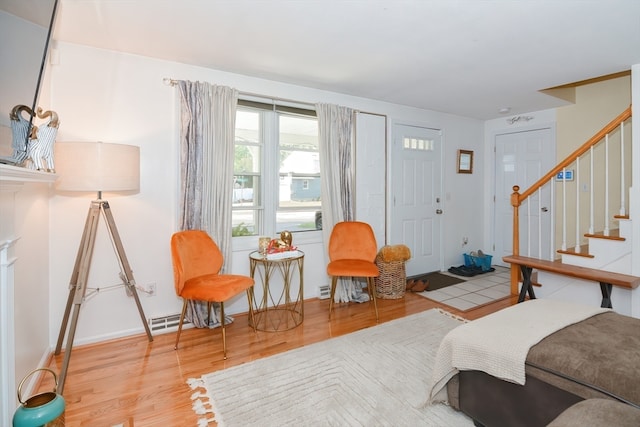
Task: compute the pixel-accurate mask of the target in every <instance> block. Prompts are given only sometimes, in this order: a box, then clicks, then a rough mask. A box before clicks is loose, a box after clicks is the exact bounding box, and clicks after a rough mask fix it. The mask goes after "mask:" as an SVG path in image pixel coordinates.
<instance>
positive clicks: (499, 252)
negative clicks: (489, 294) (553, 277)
mask: <svg viewBox="0 0 640 427" xmlns="http://www.w3.org/2000/svg"><path fill="white" fill-rule="evenodd" d="M553 141H554V139H553V130H552V129H551V128H542V129H534V130H528V131H519V132H512V133H503V134H498V135H496V137H495V152H496V159H495V162H496V164H495V175H496V181H495V183H496V188H495V215H494V232H495V236H494V242H495V255H494V257H493V262H494V264H498V265H505V263H504V262H503V261H502V257H503V256H505V255H511V254H513V207H512V206H511V194H512V193H513V186H514V185H518V186H519V187H520V191H519V192H520V193H522V192H523V191H525V190H526V189H527V188H529V186H531V185H532V184H534V183H535V182H536V181H537V180H538V179H540V178H542V176H543V175H544V174H546V173H547V172H548V171H549V170H551V168H552V167H553V166H554V164H555V146H554V142H553ZM550 193H551V191H550V188H549V186H548V185H547V186H545V187H544V188H543V189H542V191H539V192H536V193H534V194H533V195H532V196H531V197H529V200H528V201H527V202H525V203H523V204H522V205H521V206H520V209H519V224H520V227H519V228H520V232H519V235H520V248H519V250H520V255H525V256H532V257H535V258H543V259H549V257H550V254H551V246H550V240H551V239H550V236H549V233H548V232H539V230H549V227H550V221H551V215H553V212H551V208H552V205H551V194H550Z"/></svg>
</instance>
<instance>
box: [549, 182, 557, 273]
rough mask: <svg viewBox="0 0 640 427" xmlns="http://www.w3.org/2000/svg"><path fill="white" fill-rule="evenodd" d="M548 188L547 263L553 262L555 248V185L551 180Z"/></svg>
mask: <svg viewBox="0 0 640 427" xmlns="http://www.w3.org/2000/svg"><path fill="white" fill-rule="evenodd" d="M549 186H550V187H551V189H550V190H551V209H550V211H549V212H550V215H551V220H550V223H551V225H550V228H549V261H553V260H554V253H555V246H556V233H555V231H556V215H555V212H556V210H555V203H556V199H555V187H556V186H555V183H554V182H553V178H551V181H550V184H549Z"/></svg>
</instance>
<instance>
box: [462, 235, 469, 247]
mask: <svg viewBox="0 0 640 427" xmlns="http://www.w3.org/2000/svg"><path fill="white" fill-rule="evenodd" d="M467 243H469V238H468V237H466V236H465V237H463V238H462V246H464V245H466V244H467Z"/></svg>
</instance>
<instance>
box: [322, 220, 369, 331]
mask: <svg viewBox="0 0 640 427" xmlns="http://www.w3.org/2000/svg"><path fill="white" fill-rule="evenodd" d="M377 254H378V244H377V243H376V236H375V235H374V234H373V229H372V228H371V226H370V225H369V224H367V223H365V222H358V221H344V222H339V223H337V224H336V225H335V226H334V227H333V230H332V231H331V237H330V238H329V265H327V274H328V275H329V276H331V298H330V300H329V320H331V311H332V310H333V298H334V295H335V293H336V284H337V283H338V277H364V278H366V279H367V288H368V291H369V297H370V298H371V299H372V300H373V306H374V308H375V311H376V322H377V321H378V303H377V302H376V290H375V288H374V281H373V279H374V278H375V277H378V276H379V275H380V272H379V270H378V266H377V265H376V264H375V259H376V255H377Z"/></svg>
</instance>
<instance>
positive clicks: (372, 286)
mask: <svg viewBox="0 0 640 427" xmlns="http://www.w3.org/2000/svg"><path fill="white" fill-rule="evenodd" d="M367 284H368V288H369V295H370V296H371V298H373V307H374V308H375V311H376V323H377V322H378V302H377V300H376V288H375V286H376V284H375V281H374V279H373V277H367Z"/></svg>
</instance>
